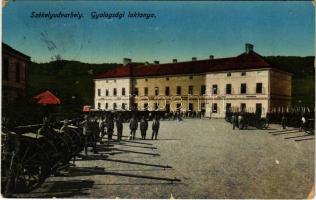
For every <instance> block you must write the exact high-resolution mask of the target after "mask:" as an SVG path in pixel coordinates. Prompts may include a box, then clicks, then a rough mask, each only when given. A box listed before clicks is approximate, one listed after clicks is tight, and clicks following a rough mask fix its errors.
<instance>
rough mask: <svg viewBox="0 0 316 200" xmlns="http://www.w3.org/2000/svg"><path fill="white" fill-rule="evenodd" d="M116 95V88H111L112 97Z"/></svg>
mask: <svg viewBox="0 0 316 200" xmlns="http://www.w3.org/2000/svg"><path fill="white" fill-rule="evenodd" d="M116 95H117V90H116V88H113V96H116Z"/></svg>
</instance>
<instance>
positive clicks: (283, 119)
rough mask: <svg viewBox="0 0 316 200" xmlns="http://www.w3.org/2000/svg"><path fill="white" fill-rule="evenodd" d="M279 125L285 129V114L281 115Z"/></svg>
mask: <svg viewBox="0 0 316 200" xmlns="http://www.w3.org/2000/svg"><path fill="white" fill-rule="evenodd" d="M281 125H282V128H283V129H286V117H285V114H283V115H282V119H281Z"/></svg>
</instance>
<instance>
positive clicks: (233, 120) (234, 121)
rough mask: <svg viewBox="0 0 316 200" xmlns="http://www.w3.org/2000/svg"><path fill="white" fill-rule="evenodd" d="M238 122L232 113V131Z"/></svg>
mask: <svg viewBox="0 0 316 200" xmlns="http://www.w3.org/2000/svg"><path fill="white" fill-rule="evenodd" d="M237 123H238V120H237V115H236V114H235V113H234V114H233V116H232V124H233V130H235V127H236V126H237Z"/></svg>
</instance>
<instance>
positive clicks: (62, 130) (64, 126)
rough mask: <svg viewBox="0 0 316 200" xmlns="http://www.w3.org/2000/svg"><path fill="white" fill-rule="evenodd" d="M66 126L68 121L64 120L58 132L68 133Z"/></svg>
mask: <svg viewBox="0 0 316 200" xmlns="http://www.w3.org/2000/svg"><path fill="white" fill-rule="evenodd" d="M68 125H69V120H68V119H65V120H64V124H63V126H62V127H61V128H60V129H59V132H60V133H67V132H68V131H69V127H68Z"/></svg>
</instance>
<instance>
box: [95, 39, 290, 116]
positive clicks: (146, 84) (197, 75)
mask: <svg viewBox="0 0 316 200" xmlns="http://www.w3.org/2000/svg"><path fill="white" fill-rule="evenodd" d="M130 61H131V60H130ZM114 81H115V82H114ZM291 82H292V75H291V74H290V73H287V72H284V71H280V70H279V69H277V67H275V66H272V65H271V64H269V63H268V62H266V61H265V59H264V58H263V57H261V56H260V55H259V54H257V53H256V52H254V51H253V45H251V44H246V48H245V52H244V53H242V54H241V55H238V56H236V57H231V58H220V59H214V58H213V56H210V58H209V59H206V60H196V58H192V60H191V61H187V62H177V60H176V59H174V60H173V62H172V63H166V64H159V63H157V62H156V63H154V64H148V63H146V64H143V65H139V66H131V65H129V64H128V63H126V62H124V65H123V66H122V67H119V68H116V69H113V70H109V71H107V72H105V73H103V74H100V75H99V76H97V77H96V79H95V86H96V88H95V90H96V91H95V94H96V95H95V105H96V108H98V109H106V110H111V109H122V105H123V104H124V108H125V109H130V110H167V111H176V110H181V111H203V112H205V116H207V117H218V118H222V117H224V116H225V113H226V110H227V109H229V110H233V111H241V110H244V111H247V112H256V113H260V114H261V115H262V116H264V115H265V114H266V113H267V112H269V111H270V110H272V109H273V108H274V107H284V108H286V107H289V106H290V105H291ZM123 88H126V89H125V90H126V94H125V95H123V93H122V94H121V92H120V91H121V90H123ZM127 88H128V89H127ZM115 90H116V91H117V93H116V96H115V95H111V92H112V91H113V92H112V93H113V94H114V91H115ZM106 91H110V92H109V93H108V96H106V95H105V97H104V98H102V94H106ZM114 105H116V107H115V106H114ZM119 105H121V107H119Z"/></svg>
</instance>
